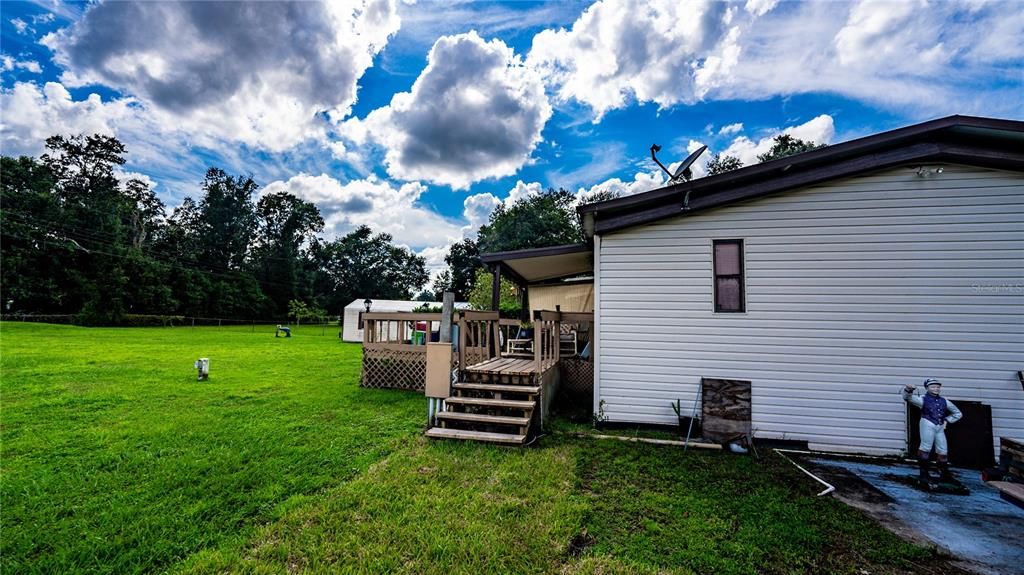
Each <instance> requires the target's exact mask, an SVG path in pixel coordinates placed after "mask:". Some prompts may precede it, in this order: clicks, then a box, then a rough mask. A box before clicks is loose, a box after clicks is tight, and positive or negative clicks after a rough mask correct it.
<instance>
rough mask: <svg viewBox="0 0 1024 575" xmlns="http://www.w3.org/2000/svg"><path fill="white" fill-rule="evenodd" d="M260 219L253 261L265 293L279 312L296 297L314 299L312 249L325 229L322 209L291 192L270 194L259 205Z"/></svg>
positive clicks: (257, 211) (261, 199)
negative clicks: (318, 235)
mask: <svg viewBox="0 0 1024 575" xmlns="http://www.w3.org/2000/svg"><path fill="white" fill-rule="evenodd" d="M256 215H257V217H258V221H259V228H258V233H257V240H256V245H255V247H254V248H253V250H252V260H253V265H254V268H255V272H256V277H257V279H259V281H260V285H261V287H262V288H263V292H264V293H265V294H267V296H268V297H269V298H270V300H271V302H272V304H273V306H274V308H275V309H274V311H275V313H276V314H280V313H283V312H284V311H286V310H287V308H288V305H289V302H291V301H293V300H298V301H305V300H308V299H310V298H312V296H313V293H312V287H313V286H312V281H313V271H314V269H313V268H314V265H313V262H312V260H311V258H310V257H309V254H308V249H309V247H310V246H311V245H312V242H313V240H314V239H315V238H316V235H317V234H318V233H320V232H321V231H323V228H324V220H323V218H322V217H321V216H320V210H319V209H317V207H316V206H315V205H314V204H312V203H311V202H307V201H305V200H301V199H299V198H297V197H295V196H294V195H292V194H289V193H287V192H277V193H273V194H268V195H265V196H263V197H261V198H260V199H259V202H257V204H256Z"/></svg>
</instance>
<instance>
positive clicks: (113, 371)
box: [0, 323, 950, 574]
mask: <svg viewBox="0 0 1024 575" xmlns="http://www.w3.org/2000/svg"><path fill="white" fill-rule="evenodd" d="M257 330H258V331H257V333H251V331H250V328H239V329H234V328H225V329H217V328H196V329H195V330H191V329H189V328H132V329H95V328H93V329H87V328H78V327H65V326H49V325H31V324H12V323H5V324H3V325H2V326H0V368H2V373H0V377H2V381H0V441H2V444H0V447H2V453H0V520H2V525H0V571H2V572H3V573H55V572H86V573H151V572H157V573H160V572H170V573H235V572H237V573H279V572H314V573H336V572H342V573H409V574H430V573H438V574H441V573H444V574H457V573H466V574H470V573H563V574H587V573H592V574H597V573H712V572H714V573H860V572H862V570H863V571H867V572H870V573H898V572H928V571H927V569H928V568H929V567H925V568H917V567H914V564H913V563H912V561H914V560H920V559H923V560H924V561H925V563H926V565H930V566H931V567H930V568H931V569H934V568H935V566H936V565H941V566H942V569H943V572H950V570H949V569H948V567H949V566H948V565H945V564H944V563H943V562H942V560H941V558H937V557H935V556H934V555H933V554H932V553H931V552H929V551H927V550H924V549H921V548H918V547H914V546H912V545H909V544H905V543H902V542H900V541H899V540H898V539H896V538H895V537H894V536H892V535H890V534H889V533H888V532H886V531H884V530H882V529H881V528H880V527H878V526H877V525H875V524H874V523H872V522H871V521H869V520H867V519H866V518H864V517H863V516H862V515H861V514H860V513H859V512H856V511H854V510H852V509H849V508H846V507H845V506H843V505H842V504H841V503H839V502H838V501H835V500H833V499H831V498H816V497H814V490H815V487H816V485H814V484H812V483H810V482H808V481H807V480H806V478H804V477H803V476H802V475H801V474H800V473H799V472H797V471H795V470H794V469H792V468H791V467H789V466H788V464H787V463H786V462H784V461H782V460H781V459H779V458H777V457H773V456H769V457H765V458H764V459H762V460H760V461H755V460H753V459H750V458H745V457H737V456H733V455H730V454H726V453H720V452H708V451H690V452H689V453H686V454H683V453H682V452H681V450H680V449H677V448H672V447H661V446H651V445H643V444H632V443H623V442H618V441H611V440H596V439H589V438H575V437H571V436H569V435H563V434H556V435H554V436H548V437H545V438H544V439H543V440H542V441H541V442H540V445H539V447H530V448H525V449H516V448H504V447H495V446H488V445H480V444H465V443H452V442H428V441H426V440H425V439H424V438H423V437H422V435H421V433H420V431H421V429H422V426H423V423H424V419H425V411H426V405H425V401H424V400H423V398H422V396H419V395H416V394H412V393H406V392H397V391H375V390H366V389H362V388H360V387H359V386H358V379H359V360H360V350H359V346H357V345H352V344H344V343H340V342H339V341H338V339H337V338H336V337H334V336H332V335H327V336H321V335H319V329H317V330H316V331H315V332H314V331H310V332H306V333H304V332H303V330H302V328H299V329H298V330H296V333H295V337H293V338H291V339H284V338H280V339H275V338H274V337H273V333H272V328H271V329H265V330H264V331H263V332H260V331H259V328H257ZM335 335H336V334H335ZM200 356H203V357H209V358H210V360H211V380H210V381H209V382H206V383H197V382H195V375H194V369H193V368H192V362H193V361H194V360H195V359H196V358H197V357H200ZM915 570H919V571H915Z"/></svg>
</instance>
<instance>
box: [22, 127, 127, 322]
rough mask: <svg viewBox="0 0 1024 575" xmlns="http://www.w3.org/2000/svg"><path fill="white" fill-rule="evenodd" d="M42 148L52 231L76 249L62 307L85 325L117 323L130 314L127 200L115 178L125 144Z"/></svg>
mask: <svg viewBox="0 0 1024 575" xmlns="http://www.w3.org/2000/svg"><path fill="white" fill-rule="evenodd" d="M46 149H47V152H46V153H45V154H43V156H42V157H41V158H40V159H41V161H42V162H43V164H45V165H46V167H47V168H48V169H49V171H50V172H51V173H52V174H53V175H54V186H53V191H54V194H55V196H56V200H57V203H58V205H59V209H60V216H59V218H58V220H57V221H56V222H51V223H50V226H51V232H52V233H53V234H54V235H55V236H56V237H57V238H59V239H60V240H63V241H64V242H66V244H65V246H66V247H71V248H73V249H74V250H75V251H74V252H73V253H74V255H73V258H74V260H75V262H74V264H73V265H72V266H71V267H70V268H69V269H70V270H73V271H72V273H71V274H70V275H71V277H70V278H67V283H66V284H65V285H64V286H63V287H64V289H63V290H62V291H63V292H64V296H65V298H66V301H65V304H66V305H69V306H71V307H72V308H78V309H79V310H80V313H81V315H82V316H83V318H84V319H85V321H87V322H91V323H108V322H116V321H119V320H120V318H121V317H122V316H123V315H124V314H125V313H126V312H127V311H128V306H127V304H126V302H125V293H126V288H127V286H128V275H127V273H126V271H125V266H124V260H125V259H126V258H127V257H128V249H129V247H130V237H129V234H128V232H127V228H126V226H125V223H124V222H125V219H126V216H127V213H128V212H129V210H130V208H131V202H130V200H129V199H128V198H127V197H126V196H125V195H124V194H123V193H122V189H121V186H120V183H119V182H118V179H117V177H116V175H115V168H116V167H117V166H120V165H123V164H124V163H125V160H124V151H125V148H124V144H122V143H121V142H120V141H118V140H117V139H116V138H113V137H110V136H102V135H93V136H52V137H50V138H48V139H47V140H46ZM67 255H68V256H70V255H71V254H70V253H68V254H67Z"/></svg>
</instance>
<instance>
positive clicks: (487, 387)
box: [452, 383, 540, 394]
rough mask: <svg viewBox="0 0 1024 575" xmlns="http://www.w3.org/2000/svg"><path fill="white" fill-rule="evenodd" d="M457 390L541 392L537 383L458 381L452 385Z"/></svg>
mask: <svg viewBox="0 0 1024 575" xmlns="http://www.w3.org/2000/svg"><path fill="white" fill-rule="evenodd" d="M452 388H454V389H456V390H470V389H471V390H475V391H491V392H498V393H529V394H537V393H540V387H538V386H535V385H498V384H494V383H456V384H455V385H453V386H452Z"/></svg>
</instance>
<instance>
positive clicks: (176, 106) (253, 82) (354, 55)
mask: <svg viewBox="0 0 1024 575" xmlns="http://www.w3.org/2000/svg"><path fill="white" fill-rule="evenodd" d="M0 9H2V10H0V12H2V21H0V58H2V60H0V90H2V92H0V113H2V115H0V146H2V152H3V153H4V154H6V155H18V154H30V155H36V154H39V153H40V152H41V150H42V145H43V140H45V138H46V137H47V136H49V135H52V134H55V133H79V132H90V133H91V132H100V133H107V134H112V135H116V136H117V137H119V138H120V139H121V140H122V141H123V142H125V144H126V145H127V147H128V164H127V165H126V166H125V170H126V172H128V173H130V174H135V175H140V174H141V175H143V176H144V177H147V178H148V179H149V181H150V182H151V183H152V184H153V185H154V186H155V189H156V190H157V192H158V194H159V195H160V196H161V198H162V199H163V200H164V201H165V202H166V203H167V205H168V206H169V207H171V208H173V207H174V206H176V205H179V204H180V203H181V201H182V199H183V198H184V197H185V196H188V195H192V196H195V195H198V193H199V182H200V181H201V179H202V176H203V173H204V172H205V169H206V168H207V167H208V166H218V167H222V168H224V169H226V170H228V171H229V172H234V173H252V174H253V175H254V176H255V178H256V179H257V181H258V182H259V183H260V184H261V186H262V187H263V190H264V191H281V190H286V191H290V192H292V193H294V194H296V195H299V196H300V197H303V198H305V199H308V200H310V201H313V202H316V203H317V205H318V206H320V208H321V211H322V212H323V214H324V216H325V219H326V220H327V229H326V232H325V233H326V234H327V235H328V236H333V235H337V234H343V233H345V232H347V231H349V230H351V229H352V228H354V227H355V226H357V225H360V224H369V225H370V226H371V227H373V228H374V229H375V230H380V231H386V232H389V233H391V234H392V235H393V236H394V237H395V238H396V240H397V241H398V242H400V243H402V244H405V245H408V246H410V247H411V248H413V249H414V250H416V251H418V252H420V253H422V254H423V255H424V256H425V257H426V258H427V259H428V263H429V265H430V266H431V267H432V269H435V270H436V269H438V268H439V267H440V266H441V265H442V262H441V259H442V258H443V255H444V253H445V251H446V249H447V246H448V245H450V244H451V243H452V242H454V241H458V240H459V239H460V238H461V237H462V236H463V235H465V234H470V235H471V234H472V233H473V232H474V231H475V229H476V228H477V227H478V226H479V225H480V223H481V222H483V221H486V218H487V216H488V214H489V213H490V212H491V211H492V210H493V209H494V208H495V206H497V205H498V204H499V203H501V202H506V203H507V202H511V201H514V200H515V199H516V198H519V197H522V196H523V195H528V194H532V193H537V191H539V190H540V189H543V188H547V187H552V186H553V187H563V188H566V189H568V190H570V191H572V192H574V193H578V194H580V195H581V196H582V195H585V194H587V193H590V192H593V191H596V190H602V189H613V190H616V191H618V192H620V193H623V194H630V193H638V192H642V191H646V190H649V189H653V188H657V187H659V186H661V185H663V184H664V177H663V175H662V174H661V173H660V172H659V171H658V169H657V168H656V167H655V166H653V165H652V163H651V162H650V158H649V155H648V148H649V147H650V145H651V144H652V143H655V142H656V143H659V144H661V145H662V146H663V148H664V151H663V152H662V154H661V156H662V158H663V160H666V161H672V160H677V159H680V158H682V157H683V156H685V155H686V154H687V152H688V151H689V150H692V149H694V148H695V147H697V146H699V145H701V144H705V145H708V146H709V148H710V151H711V152H724V153H730V154H733V155H737V156H739V157H740V158H741V159H743V160H744V161H745V162H746V163H748V164H749V163H752V162H754V161H756V160H755V158H756V155H757V153H759V152H761V151H763V150H764V149H765V148H766V146H768V145H769V142H770V139H771V137H772V136H774V135H776V134H778V133H780V132H783V131H788V132H790V133H793V134H794V135H796V136H798V137H801V138H804V139H812V140H815V141H818V142H820V143H836V142H840V141H844V140H848V139H851V138H855V137H859V136H863V135H867V134H870V133H875V132H879V131H883V130H888V129H892V128H896V127H900V126H904V125H907V124H912V123H916V122H919V121H923V120H927V119H930V118H935V117H940V116H945V115H949V114H972V115H984V116H995V117H1004V118H1017V119H1020V118H1024V103H1022V102H1024V98H1022V96H1024V42H1021V40H1020V39H1021V38H1022V37H1024V10H1022V8H1021V4H1020V3H1019V2H1015V1H1014V2H1001V1H992V2H986V1H982V0H964V1H959V2H958V1H941V2H924V1H911V0H901V1H875V0H866V1H857V2H812V3H807V2H780V1H778V0H748V1H741V2H725V3H723V2H710V1H705V0H694V1H690V2H684V1H680V0H675V1H664V2H660V1H651V2H630V1H610V0H604V1H601V2H596V3H592V2H557V3H545V2H511V3H501V2H423V1H420V2H416V3H412V2H399V1H397V0H396V1H391V0H358V1H356V0H352V1H350V2H342V3H331V4H318V3H314V2H300V3H284V2H259V3H254V4H243V3H239V2H232V3H216V2H193V3H173V2H145V3H129V2H116V3H102V2H96V3H87V4H85V3H65V2H59V1H53V0H40V1H39V2H6V1H5V2H3V3H2V4H0ZM709 156H710V154H708V155H706V156H705V157H704V158H703V159H702V162H703V161H706V159H707V158H708V157H709ZM697 175H698V176H699V175H701V172H700V167H699V166H698V171H697Z"/></svg>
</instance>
